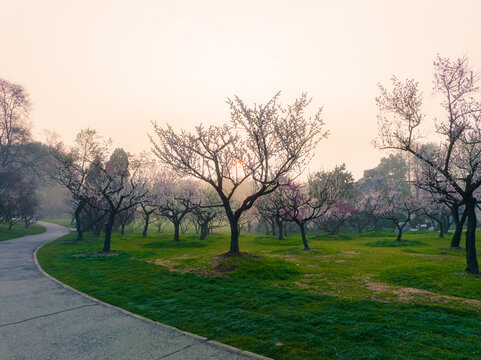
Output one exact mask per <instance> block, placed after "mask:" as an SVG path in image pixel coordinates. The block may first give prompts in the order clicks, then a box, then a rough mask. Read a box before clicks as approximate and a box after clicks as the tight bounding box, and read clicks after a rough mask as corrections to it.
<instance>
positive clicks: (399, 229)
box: [396, 225, 404, 242]
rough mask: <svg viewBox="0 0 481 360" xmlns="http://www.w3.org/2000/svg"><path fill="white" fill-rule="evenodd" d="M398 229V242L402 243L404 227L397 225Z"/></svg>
mask: <svg viewBox="0 0 481 360" xmlns="http://www.w3.org/2000/svg"><path fill="white" fill-rule="evenodd" d="M396 227H397V230H398V234H397V238H396V242H401V238H402V236H403V228H404V226H402V227H401V226H399V225H396Z"/></svg>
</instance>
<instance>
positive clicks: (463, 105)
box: [375, 56, 481, 274]
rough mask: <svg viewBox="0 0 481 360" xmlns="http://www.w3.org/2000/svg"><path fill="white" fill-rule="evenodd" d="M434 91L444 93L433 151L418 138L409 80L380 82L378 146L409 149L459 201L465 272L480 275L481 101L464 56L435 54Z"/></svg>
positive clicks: (417, 103)
mask: <svg viewBox="0 0 481 360" xmlns="http://www.w3.org/2000/svg"><path fill="white" fill-rule="evenodd" d="M434 70H435V71H434V90H435V92H436V93H438V94H440V95H441V96H442V97H443V101H442V103H441V106H442V108H443V110H444V111H445V113H446V116H445V118H444V119H442V120H437V121H436V123H435V130H436V133H437V135H438V136H439V137H440V138H441V139H442V140H441V142H440V145H439V147H438V148H436V149H434V150H433V149H429V151H428V149H427V148H426V146H425V145H424V144H423V143H422V142H421V139H422V138H421V134H420V131H419V127H420V125H421V124H422V123H423V122H424V118H425V116H424V114H423V112H422V94H421V93H420V92H419V90H418V84H417V82H415V81H414V80H406V81H405V82H401V81H399V80H398V79H396V78H393V79H392V89H390V90H389V89H387V88H385V87H383V86H381V85H380V86H379V88H380V92H381V94H380V96H379V97H378V98H377V99H376V101H377V104H378V107H379V110H380V116H379V136H378V138H377V140H376V142H375V144H376V145H377V147H378V148H381V149H397V150H401V151H405V152H408V153H410V154H412V155H413V156H415V157H416V158H418V159H419V160H420V161H421V162H422V163H423V164H425V165H426V166H427V167H428V168H430V169H431V170H432V171H433V172H434V173H435V175H436V176H437V177H438V179H439V181H443V182H444V183H445V186H444V188H446V189H449V188H453V189H454V190H455V191H456V192H457V193H458V194H459V195H460V196H461V198H462V199H463V202H464V204H465V207H466V212H467V221H468V224H467V231H466V263H467V265H466V272H467V273H471V274H479V266H478V261H477V255H476V245H475V231H476V213H475V208H476V203H477V200H476V198H475V197H474V192H475V191H476V189H478V188H479V187H480V186H481V162H480V161H479V159H480V158H481V104H480V102H479V101H478V100H477V99H476V95H477V93H478V92H479V87H478V82H479V77H478V76H477V75H475V74H474V72H473V71H472V69H471V68H470V66H469V64H468V59H467V58H460V59H457V60H454V61H453V60H450V59H446V58H441V57H439V56H438V57H437V59H436V61H435V62H434Z"/></svg>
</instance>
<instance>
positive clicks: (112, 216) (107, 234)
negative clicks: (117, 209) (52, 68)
mask: <svg viewBox="0 0 481 360" xmlns="http://www.w3.org/2000/svg"><path fill="white" fill-rule="evenodd" d="M114 219H115V214H110V215H109V219H108V220H107V224H106V225H105V240H104V249H103V250H104V251H110V239H111V237H112V227H113V226H114Z"/></svg>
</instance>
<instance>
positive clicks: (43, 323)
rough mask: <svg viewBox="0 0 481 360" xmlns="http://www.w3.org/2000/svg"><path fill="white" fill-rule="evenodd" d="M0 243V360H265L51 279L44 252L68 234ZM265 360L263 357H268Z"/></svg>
mask: <svg viewBox="0 0 481 360" xmlns="http://www.w3.org/2000/svg"><path fill="white" fill-rule="evenodd" d="M41 225H43V226H45V227H47V229H48V230H47V232H46V233H43V234H40V235H31V236H25V237H21V238H17V239H12V240H8V241H3V242H0V359H2V360H3V359H15V360H17V359H35V360H42V359H75V360H77V359H78V360H80V359H168V360H173V359H239V360H241V359H242V360H247V359H262V358H263V357H260V356H257V355H255V354H251V353H247V352H243V351H240V350H238V349H235V348H230V347H228V346H225V345H222V344H219V343H217V342H215V341H209V340H208V339H206V338H202V337H199V336H196V335H192V334H188V333H185V332H182V331H179V330H177V329H174V328H172V327H169V326H167V325H163V324H159V323H155V322H153V321H150V320H147V319H145V318H141V317H137V316H134V315H132V314H130V313H127V312H125V311H122V310H120V309H118V308H115V307H112V306H106V305H104V304H102V303H100V302H98V301H97V300H95V299H89V298H87V297H85V296H83V295H80V294H78V293H76V292H74V291H72V290H69V289H67V288H65V287H64V286H62V285H61V284H59V283H58V282H56V281H54V280H52V279H50V278H48V277H46V276H45V275H44V274H43V273H42V272H41V271H40V270H39V269H38V268H37V266H36V264H35V262H34V256H33V254H34V251H35V249H37V248H38V247H39V246H40V245H42V244H44V243H46V242H49V241H51V240H53V239H56V238H58V237H60V236H63V235H65V234H67V233H68V231H69V230H68V229H66V228H64V227H62V226H58V225H53V224H48V223H41ZM264 359H266V358H264Z"/></svg>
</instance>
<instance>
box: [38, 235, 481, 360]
mask: <svg viewBox="0 0 481 360" xmlns="http://www.w3.org/2000/svg"><path fill="white" fill-rule="evenodd" d="M386 235H387V234H386ZM386 235H383V236H382V237H376V236H378V235H377V234H365V235H363V236H362V237H356V236H355V235H344V234H341V235H338V236H336V237H332V236H326V235H315V236H313V237H311V241H310V244H311V246H312V248H313V249H314V250H313V251H311V252H308V253H306V252H303V251H301V250H300V249H301V244H300V239H299V238H296V237H292V238H289V239H288V240H284V241H278V240H275V239H274V238H271V237H268V236H262V235H259V236H256V235H254V236H253V235H249V236H242V238H241V250H242V251H246V252H249V253H251V254H256V255H258V256H260V258H254V257H240V258H231V259H217V261H215V262H212V261H211V260H212V259H213V258H214V257H216V256H217V255H219V254H220V253H222V252H225V250H226V249H227V246H228V239H227V237H226V236H221V235H214V236H211V237H210V238H208V239H207V240H204V241H199V240H197V239H196V237H195V236H184V237H183V238H182V239H181V241H180V242H179V243H172V242H171V241H170V237H171V235H150V236H149V237H147V238H142V237H140V236H139V235H133V234H127V235H116V236H115V237H114V239H113V241H112V248H113V250H114V251H115V252H117V253H118V254H119V255H118V256H109V257H103V256H79V257H78V256H74V257H72V255H73V254H79V253H82V254H86V253H89V252H96V251H98V250H100V249H101V239H95V238H88V239H87V240H86V241H85V242H83V243H80V244H79V243H75V242H74V241H73V239H74V237H73V236H72V235H70V236H68V237H67V238H64V239H62V240H59V241H56V242H54V243H50V244H48V245H46V246H44V247H43V248H42V249H41V251H40V253H39V260H40V263H41V265H42V266H43V268H44V269H45V270H46V271H47V272H49V273H50V274H52V275H53V276H55V277H57V278H59V279H60V280H61V281H64V282H66V283H68V284H70V285H72V286H73V287H75V288H77V289H79V290H81V291H83V292H86V293H88V294H90V295H93V296H95V297H97V298H99V299H102V300H104V301H106V302H109V303H112V304H115V305H118V306H120V307H123V308H126V309H128V310H130V311H133V312H136V313H139V314H141V315H143V316H146V317H149V318H151V319H154V320H158V321H161V322H164V323H167V324H170V325H173V326H176V327H178V328H181V329H183V330H187V331H190V332H194V333H197V334H200V335H203V336H206V337H209V338H212V339H215V340H218V341H221V342H224V343H228V344H230V345H233V346H237V347H240V348H243V349H247V350H250V351H253V352H257V353H260V354H264V355H267V356H271V357H274V358H279V359H312V358H333V359H387V358H389V359H406V358H442V359H466V358H469V359H474V358H481V330H480V329H481V306H479V304H477V303H475V304H474V305H473V304H468V303H466V302H464V301H462V299H461V300H458V299H452V298H447V297H441V298H437V297H435V296H421V295H416V294H414V295H409V297H407V298H406V297H401V296H399V292H396V289H400V288H401V287H415V288H419V289H424V290H428V291H432V292H436V293H439V294H445V295H451V296H457V297H462V298H468V299H477V300H481V278H480V277H473V276H465V275H464V274H463V269H464V264H465V260H464V253H462V252H460V251H451V250H448V249H447V247H448V246H449V240H448V239H446V240H439V239H437V234H409V235H405V238H406V239H407V240H409V241H408V242H407V243H405V244H404V245H406V246H402V247H384V246H383V245H386V244H385V243H384V242H385V240H386V239H387V240H390V239H392V238H390V237H387V236H386ZM379 245H381V246H379ZM155 262H157V264H158V265H156V264H154V263H155ZM172 270H174V271H172ZM229 270H230V271H229ZM189 271H195V272H197V273H199V274H204V275H205V274H207V275H209V276H199V275H196V274H194V273H191V272H189ZM222 272H227V276H219V274H220V273H222ZM216 274H217V275H218V276H212V275H216ZM370 284H383V285H384V287H381V290H379V289H377V290H373V288H372V287H370V286H369V285H370Z"/></svg>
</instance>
